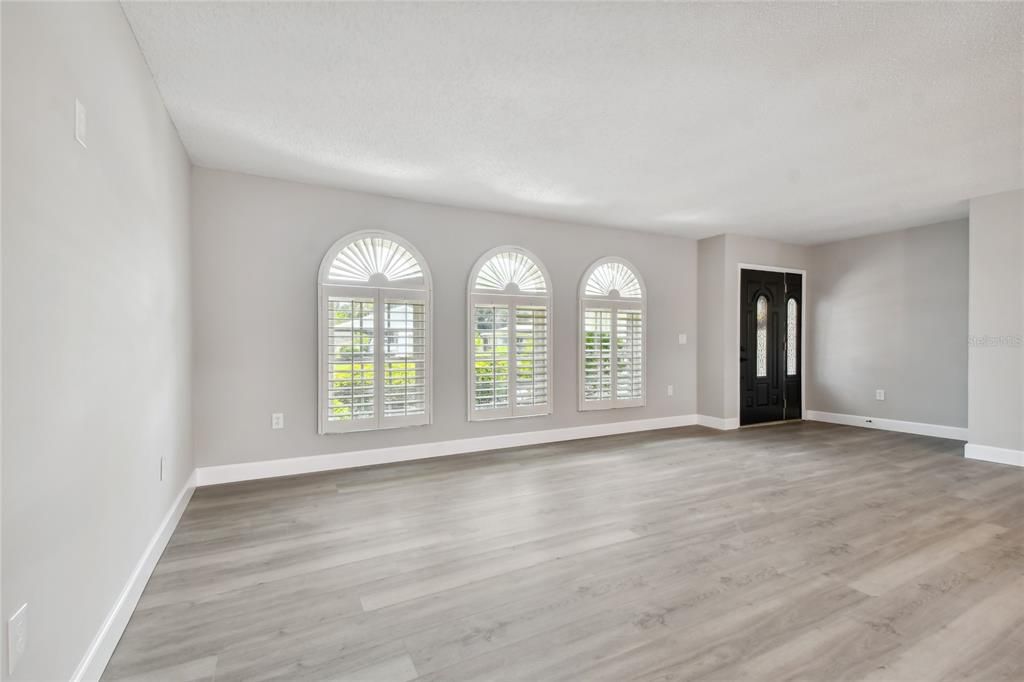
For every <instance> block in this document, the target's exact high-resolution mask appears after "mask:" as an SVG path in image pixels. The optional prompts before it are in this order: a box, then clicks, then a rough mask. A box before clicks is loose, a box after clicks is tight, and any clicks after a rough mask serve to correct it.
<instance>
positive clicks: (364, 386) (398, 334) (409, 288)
mask: <svg viewBox="0 0 1024 682" xmlns="http://www.w3.org/2000/svg"><path fill="white" fill-rule="evenodd" d="M319 298H320V379H319V383H320V401H319V402H320V408H319V411H320V433H344V432H346V431H361V430H367V429H379V428H393V427H399V426H413V425H417V424H429V423H430V417H431V410H430V376H431V367H430V363H431V357H430V338H431V337H430V317H431V316H430V275H429V272H428V271H427V269H426V264H425V263H424V262H423V261H422V258H421V257H420V256H419V255H418V254H417V253H416V251H415V249H413V247H412V246H410V245H408V244H406V243H404V242H402V241H401V240H400V239H399V238H398V237H394V236H392V235H387V234H385V233H358V234H356V235H352V236H350V237H348V238H346V239H342V240H339V241H338V242H336V243H335V244H334V246H332V247H331V249H330V250H329V251H328V252H327V255H326V256H325V257H324V260H323V262H322V263H321V266H320V280H319Z"/></svg>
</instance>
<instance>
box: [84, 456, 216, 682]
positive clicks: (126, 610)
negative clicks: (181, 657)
mask: <svg viewBox="0 0 1024 682" xmlns="http://www.w3.org/2000/svg"><path fill="white" fill-rule="evenodd" d="M195 488H196V474H195V472H194V471H193V472H192V475H191V476H189V478H188V480H187V481H185V487H184V488H182V490H181V492H180V493H178V497H177V498H176V499H175V500H174V504H172V505H171V508H170V510H169V511H168V512H167V515H166V516H164V519H163V521H162V522H161V523H160V526H159V527H158V528H157V530H156V533H155V534H154V535H153V537H152V539H151V540H150V541H149V544H148V545H147V546H146V549H145V551H144V552H143V553H142V556H141V557H140V558H139V563H137V564H136V565H135V570H133V571H132V573H131V575H130V576H128V582H127V583H126V584H125V586H124V589H123V590H121V594H120V595H118V597H117V601H115V602H114V607H113V608H112V609H111V610H110V613H108V614H107V617H106V619H105V620H104V621H103V625H102V626H100V629H99V632H97V633H96V636H95V637H94V638H93V640H92V643H91V644H90V645H89V649H88V650H87V651H86V652H85V656H83V657H82V661H81V662H80V663H79V664H78V667H77V668H76V669H75V672H74V674H73V675H72V676H71V680H72V682H92V680H98V679H100V676H101V675H102V674H103V671H104V670H105V669H106V667H107V663H108V662H109V661H110V656H111V655H112V654H113V653H114V647H116V646H117V643H118V641H119V640H120V639H121V635H122V634H124V629H125V628H126V627H128V621H129V620H130V619H131V617H132V613H133V612H134V611H135V606H136V604H138V603H139V597H141V596H142V590H143V589H144V588H145V587H146V583H147V582H149V577H150V576H151V575H152V574H153V569H154V568H156V562H157V561H158V560H159V559H160V555H161V554H163V551H164V547H166V546H167V541H168V540H170V539H171V534H172V533H173V532H174V529H175V528H177V526H178V521H179V520H180V519H181V515H182V514H183V513H184V511H185V507H186V506H188V501H189V500H190V499H192V492H193V491H194V490H195Z"/></svg>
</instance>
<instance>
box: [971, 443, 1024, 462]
mask: <svg viewBox="0 0 1024 682" xmlns="http://www.w3.org/2000/svg"><path fill="white" fill-rule="evenodd" d="M964 457H966V458H967V459H977V460H980V461H982V462H995V463H996V464H1010V465H1012V466H1017V467H1024V450H1013V449H1011V448H997V447H994V446H992V445H979V444H977V443H968V444H967V445H965V446H964Z"/></svg>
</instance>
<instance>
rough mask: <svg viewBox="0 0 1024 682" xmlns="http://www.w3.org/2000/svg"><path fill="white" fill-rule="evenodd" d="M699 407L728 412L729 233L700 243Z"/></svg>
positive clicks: (702, 410) (712, 413) (709, 412)
mask: <svg viewBox="0 0 1024 682" xmlns="http://www.w3.org/2000/svg"><path fill="white" fill-rule="evenodd" d="M697 263H698V270H699V272H698V286H697V292H698V296H699V302H698V304H697V305H698V308H697V319H698V327H697V336H698V343H697V350H698V358H699V361H698V363H697V409H698V414H702V415H705V416H709V417H719V418H721V417H724V416H725V398H724V395H725V391H724V388H725V387H724V385H723V381H724V378H723V377H724V368H725V362H726V348H725V344H724V343H723V339H724V338H725V315H724V313H723V311H724V310H725V235H719V236H717V237H710V238H708V239H701V240H700V241H699V242H698V243H697Z"/></svg>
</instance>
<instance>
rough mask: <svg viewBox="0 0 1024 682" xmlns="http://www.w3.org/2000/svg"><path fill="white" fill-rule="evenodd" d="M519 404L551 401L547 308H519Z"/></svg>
mask: <svg viewBox="0 0 1024 682" xmlns="http://www.w3.org/2000/svg"><path fill="white" fill-rule="evenodd" d="M514 360H515V365H516V405H519V406H530V407H532V406H535V405H546V404H547V402H548V309H547V308H546V307H544V306H536V305H533V306H516V348H515V358H514Z"/></svg>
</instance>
